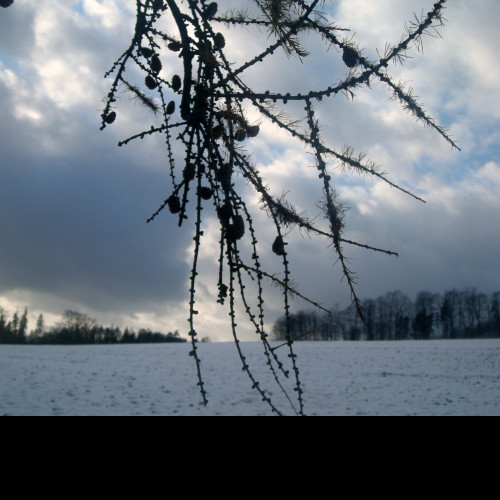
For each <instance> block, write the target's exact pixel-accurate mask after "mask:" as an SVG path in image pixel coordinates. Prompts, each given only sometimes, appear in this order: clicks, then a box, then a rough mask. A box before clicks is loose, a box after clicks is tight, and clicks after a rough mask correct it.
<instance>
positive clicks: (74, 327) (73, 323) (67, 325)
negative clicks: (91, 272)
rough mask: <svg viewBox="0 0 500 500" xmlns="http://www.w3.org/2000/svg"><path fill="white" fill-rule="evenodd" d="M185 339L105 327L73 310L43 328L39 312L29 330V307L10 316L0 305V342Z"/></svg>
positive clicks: (175, 340) (151, 332) (142, 342)
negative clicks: (56, 322)
mask: <svg viewBox="0 0 500 500" xmlns="http://www.w3.org/2000/svg"><path fill="white" fill-rule="evenodd" d="M170 342H186V340H185V339H182V338H181V337H180V336H179V332H175V333H168V334H164V333H160V332H153V331H151V330H146V329H141V330H139V331H138V332H135V331H134V330H131V329H129V328H125V330H124V331H123V332H122V331H121V329H120V328H118V327H113V326H112V327H104V326H101V325H99V324H98V323H97V321H96V320H94V319H92V318H90V317H89V316H87V315H85V314H81V313H79V312H75V311H65V312H64V314H63V315H62V319H61V321H60V322H59V323H58V324H57V325H55V326H53V327H51V328H48V329H47V328H45V324H44V318H43V315H42V314H40V316H39V317H38V321H37V323H36V327H35V329H34V330H32V331H31V332H28V309H27V308H26V309H24V312H23V314H22V315H19V314H18V313H17V312H15V313H14V314H13V315H12V317H11V318H10V319H9V318H8V317H7V314H6V312H5V311H4V310H3V309H2V308H1V307H0V344H38V345H49V344H58V345H61V344H62V345H75V344H76V345H78V344H80V345H84V344H146V343H147V344H150V343H170Z"/></svg>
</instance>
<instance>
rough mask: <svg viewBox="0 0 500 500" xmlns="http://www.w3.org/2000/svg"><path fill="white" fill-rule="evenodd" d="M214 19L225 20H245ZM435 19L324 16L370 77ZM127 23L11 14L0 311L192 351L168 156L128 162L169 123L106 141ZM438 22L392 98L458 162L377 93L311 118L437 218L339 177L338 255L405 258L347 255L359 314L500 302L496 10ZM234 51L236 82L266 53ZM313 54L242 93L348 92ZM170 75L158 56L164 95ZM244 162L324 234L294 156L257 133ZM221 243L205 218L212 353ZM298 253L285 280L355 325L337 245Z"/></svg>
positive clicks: (293, 150)
mask: <svg viewBox="0 0 500 500" xmlns="http://www.w3.org/2000/svg"><path fill="white" fill-rule="evenodd" d="M219 4H220V8H221V10H224V8H234V7H237V6H238V5H240V6H250V5H251V4H253V2H250V0H238V1H221V2H219ZM432 4H433V2H432V0H431V1H429V0H405V1H401V0H377V1H373V0H337V1H335V2H333V1H331V2H328V1H327V2H326V6H325V9H328V11H329V12H330V13H331V15H332V18H333V19H334V20H335V21H336V23H337V24H338V25H339V26H341V27H348V28H350V29H351V30H352V32H351V34H353V35H354V40H355V41H356V42H357V43H358V44H359V45H360V47H361V48H363V53H364V55H365V56H367V57H369V58H372V59H375V58H376V56H377V50H376V49H379V50H380V51H382V52H383V50H384V46H385V43H386V42H389V43H397V42H399V40H400V38H401V36H402V35H403V33H404V24H405V22H406V21H409V20H411V19H412V15H413V12H416V13H418V14H421V13H422V12H424V13H425V12H427V11H428V10H430V9H431V7H432ZM134 10H135V2H134V1H133V0H101V1H98V0H15V2H14V5H13V6H12V7H10V8H8V9H0V97H1V98H0V117H1V119H0V306H1V307H4V308H6V309H8V310H9V311H14V310H16V309H18V310H21V309H22V308H23V307H24V306H25V305H27V306H28V307H29V309H30V312H31V313H32V315H38V314H39V313H44V314H45V316H46V318H47V320H48V322H50V321H54V320H55V319H56V316H57V315H59V314H60V313H61V312H62V311H63V310H65V309H75V310H79V311H81V312H84V313H87V314H89V315H91V316H92V317H95V318H96V319H98V320H99V321H101V322H103V323H114V324H115V325H119V326H124V325H130V326H135V327H150V328H155V329H159V330H162V331H165V332H166V331H173V330H179V331H180V332H181V334H182V335H184V336H185V335H186V334H187V321H186V320H187V317H188V305H187V298H188V288H189V285H188V279H189V273H190V259H191V256H192V251H191V246H192V236H193V234H192V226H191V225H189V224H188V225H186V227H185V228H183V229H182V230H179V229H178V228H177V225H176V220H175V218H173V217H169V216H167V215H163V216H162V217H161V218H159V219H158V220H157V222H155V223H154V224H149V225H148V224H146V219H147V218H148V217H149V216H150V215H151V213H153V212H154V211H155V210H156V209H157V208H158V206H159V205H160V204H161V202H162V201H163V200H164V199H165V198H166V197H168V196H169V195H170V179H169V172H168V167H167V161H166V160H167V159H166V155H165V147H164V142H163V141H162V139H161V138H158V139H155V138H149V139H145V140H144V141H139V142H138V143H135V144H131V145H129V146H127V147H124V148H118V147H117V143H118V141H119V140H122V139H124V138H126V137H128V136H129V135H132V134H133V133H136V132H141V131H142V130H146V129H148V128H149V127H150V126H151V125H153V124H156V123H157V121H156V120H155V118H154V117H153V116H151V115H150V114H148V113H147V112H146V110H144V109H142V108H140V107H138V106H136V105H134V104H132V103H130V102H129V99H128V98H127V97H126V96H125V95H123V96H122V99H121V102H120V103H119V106H120V107H122V111H120V112H119V118H118V120H117V122H116V123H115V124H114V125H113V127H111V128H108V129H106V131H104V132H99V127H100V113H101V110H102V107H103V98H104V97H105V96H106V94H107V92H108V90H109V85H110V81H109V80H105V79H104V78H103V76H104V73H105V72H106V71H107V70H108V69H109V68H110V67H111V65H112V63H113V62H114V60H115V59H116V58H117V57H118V56H119V55H120V54H121V53H122V52H123V51H124V49H125V48H126V47H127V46H128V43H129V41H130V38H131V35H132V31H133V27H134V22H135V18H134V14H135V13H134ZM445 17H446V19H447V23H446V27H445V28H444V29H442V30H441V34H442V36H443V38H442V39H439V38H430V37H428V38H426V39H425V46H424V49H425V51H424V54H423V55H422V54H418V53H417V52H416V51H413V52H412V55H414V58H413V59H411V60H409V61H408V63H407V65H405V66H404V67H400V66H398V67H391V68H390V70H389V71H390V74H391V75H393V76H394V79H395V80H396V81H399V80H402V81H405V82H409V84H410V85H411V87H413V89H414V92H415V94H416V95H418V96H419V99H420V101H422V102H423V103H424V104H425V106H426V109H427V110H428V111H429V113H430V114H431V115H433V116H434V117H435V118H436V119H437V121H438V122H439V123H440V124H441V125H442V126H444V127H445V128H447V129H449V130H450V134H451V136H452V137H453V138H454V139H455V140H456V141H457V142H458V143H459V145H460V147H461V149H462V152H457V151H454V150H452V149H451V148H450V146H449V145H448V144H447V143H446V142H445V141H444V140H443V139H442V138H441V137H440V136H439V135H438V134H437V133H435V132H434V131H433V130H431V129H429V128H424V127H422V126H421V125H420V124H418V123H416V122H415V121H414V120H413V119H412V118H411V117H410V116H409V115H408V114H407V113H405V112H404V111H403V110H401V108H400V107H399V106H398V104H397V103H394V102H391V100H390V93H389V92H388V90H387V89H386V88H384V86H382V85H374V86H373V88H372V90H371V91H365V90H362V91H360V92H358V93H357V97H356V99H355V100H354V102H350V101H347V100H346V99H345V98H344V97H338V98H336V99H334V100H333V101H331V102H328V103H324V104H322V105H321V106H318V108H317V111H318V116H319V118H320V119H321V120H322V123H323V129H322V131H323V137H324V139H325V140H326V141H327V142H329V143H330V144H331V145H332V146H333V147H335V148H336V149H342V147H343V145H344V144H350V145H352V146H353V147H354V148H355V149H356V151H358V152H366V153H367V154H368V158H370V159H371V160H373V161H375V162H377V163H378V164H381V165H383V170H384V171H385V172H387V173H388V177H389V178H390V179H391V180H393V181H394V182H396V183H399V184H401V185H403V186H404V187H405V188H407V189H409V190H411V191H413V192H415V193H416V194H418V195H419V196H421V197H422V198H424V199H425V200H426V202H427V204H425V205H424V204H423V203H420V202H418V201H416V200H414V199H413V198H410V197H408V196H406V195H404V194H403V193H401V192H399V191H397V190H395V189H392V188H390V187H389V186H388V185H386V184H384V183H382V182H378V181H374V180H373V179H364V178H359V177H357V176H352V175H348V174H342V173H341V172H334V184H335V186H336V188H337V190H338V192H339V193H340V196H341V199H342V200H343V201H344V202H345V203H346V204H347V205H349V206H350V207H351V209H350V211H349V212H348V214H347V219H346V225H347V226H346V237H347V238H350V239H353V240H357V241H359V242H362V243H366V244H369V245H373V246H376V247H381V248H388V249H390V250H394V251H397V252H399V254H400V257H399V258H394V257H388V256H386V255H380V254H375V253H373V252H368V251H366V250H360V249H357V248H349V247H346V254H347V256H348V257H350V258H351V267H352V269H353V270H354V271H355V272H356V274H357V276H358V282H359V284H358V293H359V295H360V296H361V297H362V298H375V297H377V296H378V295H381V294H384V293H386V292H389V291H393V290H401V291H402V292H404V293H406V294H408V295H409V296H410V297H411V298H414V295H415V294H416V293H417V292H418V291H421V290H429V291H432V292H444V291H446V290H449V289H452V288H464V287H467V286H473V287H477V288H478V289H479V290H480V291H483V292H485V293H491V292H493V291H495V290H498V289H500V260H499V255H500V225H499V223H498V220H499V218H500V197H499V192H500V191H499V188H500V157H499V155H500V146H499V144H500V125H499V124H500V106H499V104H498V103H500V85H499V82H500V61H499V57H498V52H497V48H498V47H499V46H500V33H499V31H498V26H497V25H498V20H499V19H500V2H498V0H474V1H473V2H471V1H470V0H449V2H448V9H447V10H446V13H445ZM220 29H221V31H224V32H225V33H226V28H224V27H223V26H222V27H221V28H220ZM351 34H350V35H349V36H351ZM226 35H227V36H226V38H227V40H228V57H229V59H230V60H231V61H235V62H237V61H239V62H240V63H241V62H244V61H245V60H247V59H248V57H250V55H251V54H253V53H255V51H256V50H258V48H260V47H264V46H265V43H266V42H267V34H266V33H259V32H258V31H253V30H251V29H249V30H243V31H236V32H234V31H233V30H232V32H231V33H226ZM305 44H306V46H307V47H308V48H310V50H311V51H312V52H313V54H312V55H311V56H310V57H309V58H306V59H305V60H304V64H300V62H299V61H294V60H289V59H287V58H286V57H285V56H283V55H282V54H279V55H276V56H275V57H274V59H273V60H272V61H270V64H267V65H261V66H260V67H257V68H254V69H253V70H252V71H249V72H248V74H245V75H244V79H246V81H247V82H248V83H249V85H251V86H253V87H254V88H255V89H256V90H262V91H264V90H271V91H283V90H285V89H289V90H291V91H293V90H296V91H302V90H304V89H309V90H310V89H311V88H312V89H316V90H318V89H319V88H321V87H323V88H324V87H326V85H325V82H326V83H327V84H331V83H333V82H337V81H339V80H340V79H342V78H343V77H345V75H346V67H345V65H343V63H342V60H341V55H339V54H338V53H337V52H336V51H335V50H334V49H331V50H330V51H329V52H326V51H325V50H323V49H322V48H321V42H320V40H318V39H316V38H314V37H308V38H306V39H305ZM176 65H178V61H176V60H175V59H172V57H170V58H168V57H167V56H165V60H164V71H165V77H170V76H171V72H172V71H173V69H174V68H176V67H177V66H176ZM169 71H170V73H169ZM133 76H134V73H133V72H132V73H131V77H133ZM290 87H291V89H290ZM119 109H120V108H119ZM290 112H292V113H293V112H294V108H292V107H291V108H290ZM255 116H256V118H257V115H255ZM248 148H249V151H252V152H254V160H255V161H256V163H257V166H258V167H259V168H260V169H261V172H262V175H263V177H264V178H265V179H266V180H267V181H268V183H269V185H270V187H271V190H272V192H273V194H275V195H279V194H281V193H282V192H283V191H286V192H289V197H290V201H293V202H294V203H295V204H296V205H298V206H299V207H300V208H301V209H303V210H304V211H305V212H306V213H307V215H308V216H310V217H314V216H316V215H318V212H319V210H318V208H317V204H318V203H319V202H320V200H321V189H322V183H321V181H319V180H318V179H317V174H316V173H315V170H314V169H312V168H310V166H311V165H312V164H313V162H312V158H311V157H310V155H308V154H307V153H306V152H304V151H303V149H302V147H301V146H300V144H297V143H295V141H294V140H293V139H292V138H290V137H288V136H286V135H284V134H283V133H282V132H280V131H276V130H275V129H274V128H273V127H272V126H271V125H266V124H263V126H262V133H261V135H260V136H259V137H258V138H257V139H255V140H254V141H253V142H252V143H251V144H248ZM177 154H178V155H179V158H181V157H182V152H181V151H178V152H177ZM250 205H252V203H250ZM254 205H255V203H254ZM256 218H257V221H258V224H259V227H262V229H261V233H260V234H261V237H260V241H262V242H264V243H265V242H266V241H267V240H269V241H270V243H272V241H273V236H272V232H271V231H270V229H268V228H267V226H266V225H265V220H264V215H263V214H262V215H260V216H259V215H256ZM215 227H216V225H215V222H214V219H213V218H210V216H209V217H208V219H207V221H206V227H205V229H206V234H207V236H206V237H205V238H204V245H205V251H204V253H203V254H202V266H203V267H202V268H203V270H204V271H205V273H204V274H203V275H202V276H200V290H199V293H198V296H197V298H198V303H197V306H199V307H198V308H199V309H200V313H201V314H200V317H202V318H203V320H202V321H201V323H202V326H200V327H199V331H200V334H202V335H208V336H210V337H211V338H212V339H213V340H224V339H228V330H227V327H225V326H224V325H225V323H226V318H227V310H225V309H221V308H220V306H219V305H218V304H217V303H216V300H217V297H216V296H217V277H216V273H217V268H216V259H217V256H218V255H217V252H218V237H217V234H216V233H215V232H213V231H211V229H213V228H215ZM288 240H289V242H290V245H289V247H288V249H289V250H290V253H291V257H292V260H291V262H292V264H291V270H292V273H293V274H294V278H295V281H296V282H297V284H298V285H299V286H300V288H301V289H302V290H303V291H304V293H305V294H306V295H308V296H310V297H311V298H313V299H315V300H317V301H319V302H321V303H322V304H323V305H324V306H325V307H331V306H333V305H334V304H339V305H340V306H341V307H345V306H346V305H348V303H349V293H348V290H347V287H346V284H345V282H342V283H341V274H340V270H339V268H338V266H334V263H335V257H334V255H333V253H332V250H331V248H328V244H327V242H325V241H315V240H309V239H308V238H307V237H306V238H301V237H300V235H299V234H298V233H292V234H290V235H289V237H288ZM264 247H265V249H264V250H263V252H264V259H265V262H266V264H269V265H270V266H273V265H274V264H276V260H273V257H272V256H271V255H270V256H268V257H266V252H267V253H270V252H268V250H269V245H268V246H267V247H266V246H265V245H264ZM264 247H263V248H264ZM266 259H267V260H266ZM214 260H215V267H214ZM270 270H272V271H279V267H278V268H277V269H270ZM270 294H271V295H270V297H271V298H270V299H269V301H268V302H267V303H266V306H267V308H268V310H269V318H268V320H269V321H270V322H272V321H273V320H274V319H276V317H277V316H278V315H279V312H280V309H279V308H280V304H279V302H274V298H276V297H277V294H276V291H274V292H273V290H271V291H270ZM293 307H294V310H299V309H304V308H307V305H305V304H304V303H300V302H296V303H295V302H294V304H293ZM30 326H31V327H33V326H34V324H33V323H32V324H31V325H30ZM245 338H251V337H250V336H247V337H245Z"/></svg>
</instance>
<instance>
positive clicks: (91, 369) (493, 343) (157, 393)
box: [0, 340, 500, 416]
mask: <svg viewBox="0 0 500 500" xmlns="http://www.w3.org/2000/svg"><path fill="white" fill-rule="evenodd" d="M241 346H242V348H243V350H244V352H245V355H246V357H247V362H248V363H249V364H250V366H253V367H254V373H255V375H256V378H257V380H259V382H260V383H261V384H262V386H263V387H265V388H266V389H267V391H268V394H271V397H272V399H273V401H275V403H276V405H277V406H278V407H279V409H280V410H281V411H282V412H283V413H284V414H288V415H290V414H293V410H292V409H291V407H290V405H289V403H288V402H287V400H286V399H285V398H284V396H283V395H282V393H281V391H280V390H279V388H278V387H277V386H276V384H275V383H274V381H273V379H272V378H271V377H270V376H268V371H267V369H266V367H265V361H264V358H263V354H262V347H261V345H260V344H259V343H243V344H241ZM199 349H200V355H201V358H202V369H203V371H204V379H205V383H206V389H207V391H208V398H209V406H208V407H207V408H205V407H203V406H200V404H199V401H200V396H199V393H198V389H197V387H196V382H197V380H196V377H195V373H196V372H195V365H194V361H193V359H192V358H190V357H189V356H188V352H189V351H190V346H188V345H177V344H162V345H139V346H137V345H135V346H132V345H130V346H84V347H51V346H47V347H41V346H40V347H38V346H36V347H35V346H5V345H3V346H0V415H228V416H229V415H269V414H271V411H270V409H269V407H268V406H267V404H265V403H263V402H262V398H261V397H260V396H259V394H258V393H257V392H256V391H253V390H252V389H251V384H250V381H249V379H248V377H247V375H246V374H245V373H244V372H243V371H242V370H241V363H240V360H239V358H238V357H237V354H236V349H235V347H234V345H233V344H204V345H200V346H199ZM277 352H278V353H280V356H281V357H282V358H283V359H284V360H285V359H288V358H287V351H286V348H283V349H280V350H278V351H277ZM296 352H297V354H298V355H299V357H298V363H299V367H300V370H301V379H302V383H303V388H304V399H305V411H306V413H307V414H308V415H325V416H327V415H500V340H479V341H477V340H475V341H430V342H401V343H398V342H392V343H382V342H375V343H308V342H304V343H300V344H297V345H296ZM290 391H291V393H292V394H294V393H293V385H292V386H290Z"/></svg>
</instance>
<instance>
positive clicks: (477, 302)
mask: <svg viewBox="0 0 500 500" xmlns="http://www.w3.org/2000/svg"><path fill="white" fill-rule="evenodd" d="M362 306H363V310H364V313H365V322H362V321H361V320H360V319H359V315H358V314H357V313H356V311H355V310H353V308H352V307H349V308H347V309H344V310H338V308H337V309H335V310H334V311H332V314H331V315H328V314H326V313H322V314H320V313H317V312H314V311H313V312H303V311H302V312H299V313H297V314H293V315H292V316H291V319H290V321H291V331H292V338H293V339H297V340H313V341H325V340H354V341H356V340H368V341H373V340H409V339H415V340H427V339H474V338H499V337H500V291H499V292H495V293H493V294H492V295H491V296H488V295H486V294H484V293H480V292H478V291H477V290H476V289H475V288H467V289H465V290H462V291H458V290H451V291H448V292H446V293H445V294H443V295H441V294H434V293H431V292H421V293H419V294H418V296H417V298H416V300H415V302H413V301H412V300H410V299H409V298H408V297H407V296H406V295H404V294H403V293H401V292H399V291H398V292H391V293H387V294H386V295H384V296H381V297H378V298H377V299H368V300H364V301H363V303H362ZM286 331H287V329H286V318H285V317H283V318H281V319H279V320H278V321H277V322H276V323H275V325H274V327H273V332H272V337H273V339H274V340H278V341H286V340H287V338H286Z"/></svg>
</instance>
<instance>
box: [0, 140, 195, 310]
mask: <svg viewBox="0 0 500 500" xmlns="http://www.w3.org/2000/svg"><path fill="white" fill-rule="evenodd" d="M30 147H36V144H27V145H26V146H25V149H29V148H30ZM99 153H101V155H99ZM32 157H33V155H30V154H25V153H24V152H22V151H19V150H17V151H16V152H14V153H12V152H11V153H10V154H9V152H8V151H5V146H4V147H2V158H10V161H8V163H4V161H5V160H3V161H2V163H3V164H2V168H1V170H0V221H1V225H0V227H1V235H2V244H1V245H0V262H1V263H2V266H1V268H0V294H2V293H6V292H9V291H11V290H16V289H26V290H31V291H36V292H38V293H45V294H49V295H52V296H55V297H57V296H61V297H64V298H65V299H67V300H73V301H74V302H75V303H78V304H82V305H84V306H86V307H90V308H92V309H94V310H100V311H103V310H109V309H112V310H115V311H116V312H118V311H127V310H130V309H132V308H133V309H134V310H148V308H149V307H151V306H153V307H154V305H157V304H158V303H161V302H166V301H173V302H176V301H180V300H182V299H183V298H185V297H184V295H185V293H184V288H185V287H184V283H185V278H186V275H187V272H188V269H187V266H185V265H183V257H184V254H183V252H184V249H185V247H186V246H187V244H188V241H186V237H183V236H182V235H181V234H176V236H175V237H172V236H171V235H172V234H173V233H174V231H175V227H174V226H175V225H176V221H174V220H173V219H171V218H162V219H160V220H159V221H158V222H157V223H155V224H151V225H147V224H146V222H145V221H146V219H147V217H148V216H149V215H150V214H151V213H152V212H153V211H154V210H155V209H156V207H157V204H158V203H160V201H161V200H162V199H163V197H164V196H165V193H166V192H167V189H166V187H167V186H168V179H167V178H166V177H165V176H164V175H161V174H158V173H155V172H154V171H147V170H144V169H140V168H139V166H137V165H134V164H130V163H129V164H127V163H125V162H123V160H124V157H123V156H121V157H120V156H117V157H116V156H115V157H113V155H107V154H106V153H104V152H103V151H98V150H92V149H91V150H90V151H89V153H88V154H87V155H83V157H80V158H74V157H71V158H69V157H62V158H55V159H53V160H52V161H50V158H45V159H44V164H39V163H37V162H33V158H32ZM122 162H123V163H122Z"/></svg>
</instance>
